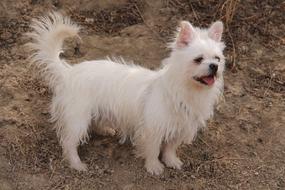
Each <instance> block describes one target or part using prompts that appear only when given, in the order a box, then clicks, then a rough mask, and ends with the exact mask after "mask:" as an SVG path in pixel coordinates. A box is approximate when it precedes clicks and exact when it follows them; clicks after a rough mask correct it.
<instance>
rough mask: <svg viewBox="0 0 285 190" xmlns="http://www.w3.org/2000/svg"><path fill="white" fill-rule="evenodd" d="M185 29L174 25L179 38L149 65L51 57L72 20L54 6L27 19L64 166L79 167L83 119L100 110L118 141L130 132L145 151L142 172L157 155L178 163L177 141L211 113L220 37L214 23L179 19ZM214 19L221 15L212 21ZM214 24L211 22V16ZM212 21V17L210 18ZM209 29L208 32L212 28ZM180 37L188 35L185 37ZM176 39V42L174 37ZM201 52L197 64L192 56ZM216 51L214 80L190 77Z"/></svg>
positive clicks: (218, 84) (152, 167)
mask: <svg viewBox="0 0 285 190" xmlns="http://www.w3.org/2000/svg"><path fill="white" fill-rule="evenodd" d="M183 23H184V25H185V23H186V25H185V27H189V26H191V27H190V28H187V30H184V29H183V26H182V29H181V31H180V33H181V32H183V30H184V34H183V35H181V36H183V38H186V41H187V44H185V43H184V42H183V40H184V39H183V40H179V35H178V37H177V39H175V41H174V43H173V44H172V52H171V54H170V56H169V57H168V58H167V59H166V60H164V66H163V67H162V68H160V69H159V70H157V71H152V70H149V69H146V68H142V67H140V66H136V65H129V64H126V63H124V62H123V61H116V60H115V61H112V60H110V59H107V60H96V61H85V62H82V63H80V64H76V65H74V66H70V65H68V64H67V63H66V62H65V61H64V60H62V59H60V58H59V53H60V52H61V47H62V43H63V41H64V39H65V38H67V37H74V36H77V33H78V31H79V27H78V26H77V25H75V24H73V23H72V22H71V21H70V19H69V18H66V17H62V16H61V15H60V14H58V13H51V14H49V15H48V16H46V17H42V18H40V19H38V20H34V21H33V24H32V28H33V32H32V33H30V34H29V35H30V36H31V37H32V38H33V42H32V43H31V44H30V46H31V47H32V48H33V50H34V53H33V56H32V58H33V62H35V63H37V64H38V66H39V68H40V71H41V74H42V75H43V77H44V78H45V79H46V80H47V82H48V83H49V86H50V87H51V89H52V90H53V93H54V94H53V99H52V105H51V115H52V120H53V121H55V122H56V129H57V133H58V135H59V137H60V142H61V144H62V147H63V153H64V155H65V157H66V158H67V159H68V160H69V163H70V165H71V167H72V168H75V169H77V170H86V169H87V168H86V165H85V164H83V163H82V162H81V160H80V158H79V156H78V153H77V147H78V145H79V144H80V142H84V141H85V140H86V138H87V137H88V127H89V125H90V124H91V120H93V119H95V120H96V119H98V118H99V117H104V118H107V119H109V120H111V121H112V122H114V123H115V126H117V127H118V129H119V130H120V131H121V133H122V139H123V140H122V141H124V140H125V139H126V138H130V139H131V141H132V142H133V144H134V145H135V146H136V150H137V153H138V156H141V157H143V158H144V159H145V167H146V169H147V171H148V172H150V173H153V174H160V173H162V171H163V167H164V166H163V164H162V163H161V162H160V161H159V159H158V156H159V154H160V151H162V161H163V162H164V163H165V164H166V165H167V166H168V167H172V168H177V169H180V168H181V166H182V162H181V161H180V160H179V158H178V157H177V156H176V148H177V147H178V146H179V145H180V144H181V143H183V142H184V143H191V141H192V140H193V138H194V137H195V135H196V133H197V131H198V130H199V129H200V128H201V127H203V126H205V122H206V120H207V119H209V118H210V116H211V115H212V114H213V106H214V104H215V103H216V102H217V100H218V97H219V95H220V94H221V93H222V89H223V76H222V74H223V70H224V56H223V52H222V51H223V49H224V44H223V43H221V42H220V41H219V40H216V39H219V36H218V35H219V34H220V35H221V33H217V32H216V31H219V30H214V31H212V33H214V36H215V39H213V38H211V35H209V34H210V33H211V29H210V30H207V29H199V28H194V27H192V25H191V24H190V23H189V22H186V21H184V22H183ZM218 23H219V24H218V25H219V27H220V24H221V22H218ZM216 25H217V24H216ZM212 26H213V28H217V27H215V24H214V25H212ZM212 33H211V34H212ZM187 37H191V38H189V39H187ZM181 41H182V42H183V43H184V45H183V44H180V45H179V44H178V43H180V42H181ZM200 54H202V55H203V56H204V57H205V58H204V60H203V62H202V63H201V64H200V65H197V64H196V63H194V62H193V59H194V58H195V57H196V56H198V55H200ZM215 55H218V56H220V58H221V61H220V62H219V63H218V64H219V69H218V74H217V78H216V81H215V83H214V85H212V86H206V85H203V84H201V83H199V82H197V81H196V80H194V79H193V77H194V76H202V75H205V74H207V73H208V70H209V68H208V67H209V64H210V63H212V62H217V60H215V59H214V58H213V56H215ZM118 62H120V63H118Z"/></svg>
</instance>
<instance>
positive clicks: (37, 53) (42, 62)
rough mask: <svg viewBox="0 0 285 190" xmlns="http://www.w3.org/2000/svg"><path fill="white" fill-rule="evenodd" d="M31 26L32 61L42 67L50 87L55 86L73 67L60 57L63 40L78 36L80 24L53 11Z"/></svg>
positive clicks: (35, 20)
mask: <svg viewBox="0 0 285 190" xmlns="http://www.w3.org/2000/svg"><path fill="white" fill-rule="evenodd" d="M31 28H32V32H30V33H28V34H27V35H28V36H29V37H31V38H32V40H33V41H32V42H31V43H28V46H29V47H30V48H31V49H32V51H33V54H32V56H31V59H32V62H33V63H35V64H36V65H37V66H38V67H39V68H40V72H41V74H42V75H43V76H44V78H45V79H46V80H47V81H48V82H49V85H50V87H51V88H54V87H55V86H56V83H58V82H60V81H61V79H63V77H64V75H65V74H66V70H68V69H69V68H70V67H71V66H70V65H68V64H66V63H65V61H64V60H61V59H60V57H59V54H60V53H61V51H62V44H63V41H64V39H65V38H68V37H74V36H78V32H79V26H77V25H76V24H74V23H72V21H71V20H70V19H69V18H68V17H63V16H62V15H61V14H59V13H55V12H52V13H49V14H48V15H47V16H44V17H40V18H38V19H34V20H33V21H32V24H31Z"/></svg>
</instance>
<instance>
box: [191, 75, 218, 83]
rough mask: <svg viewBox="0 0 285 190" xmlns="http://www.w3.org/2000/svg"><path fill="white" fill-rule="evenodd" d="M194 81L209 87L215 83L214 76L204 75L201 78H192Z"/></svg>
mask: <svg viewBox="0 0 285 190" xmlns="http://www.w3.org/2000/svg"><path fill="white" fill-rule="evenodd" d="M194 79H195V80H196V81H198V82H200V83H202V84H204V85H208V86H211V85H212V84H214V82H215V75H212V74H211V75H206V76H201V77H194Z"/></svg>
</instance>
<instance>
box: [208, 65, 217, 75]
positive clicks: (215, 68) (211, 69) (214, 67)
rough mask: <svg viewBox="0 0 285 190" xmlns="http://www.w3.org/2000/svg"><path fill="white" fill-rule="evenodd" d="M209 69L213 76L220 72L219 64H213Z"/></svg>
mask: <svg viewBox="0 0 285 190" xmlns="http://www.w3.org/2000/svg"><path fill="white" fill-rule="evenodd" d="M209 68H210V72H211V73H213V74H216V73H217V71H218V65H217V64H214V63H211V64H210V65H209Z"/></svg>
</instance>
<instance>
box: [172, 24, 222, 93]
mask: <svg viewBox="0 0 285 190" xmlns="http://www.w3.org/2000/svg"><path fill="white" fill-rule="evenodd" d="M222 33H223V23H222V22H220V21H217V22H215V23H213V24H212V25H211V26H210V27H209V28H207V29H200V28H195V27H193V26H192V25H191V24H190V23H189V22H187V21H182V22H181V27H180V30H179V32H178V34H177V37H176V39H175V41H174V43H172V44H171V46H172V52H171V56H170V58H171V60H172V61H171V63H172V66H173V67H174V68H175V69H174V70H175V71H176V72H177V74H179V75H180V76H181V77H182V78H183V81H186V82H187V84H190V85H191V86H195V87H196V88H199V89H201V88H202V89H203V88H211V87H213V86H215V85H218V84H219V83H222V81H223V79H222V78H223V76H222V75H223V71H224V64H225V57H224V55H223V50H224V47H225V45H224V43H223V42H221V38H222Z"/></svg>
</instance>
